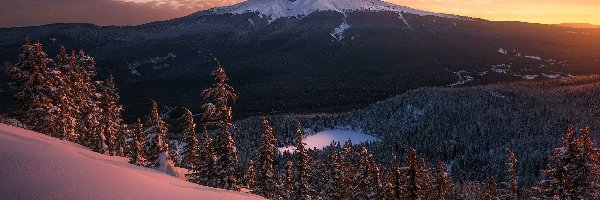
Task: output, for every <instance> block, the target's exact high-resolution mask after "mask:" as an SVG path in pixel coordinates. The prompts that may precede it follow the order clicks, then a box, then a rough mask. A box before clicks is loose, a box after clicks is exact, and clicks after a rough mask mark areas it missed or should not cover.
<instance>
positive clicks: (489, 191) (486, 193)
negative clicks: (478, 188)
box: [480, 176, 501, 200]
mask: <svg viewBox="0 0 600 200" xmlns="http://www.w3.org/2000/svg"><path fill="white" fill-rule="evenodd" d="M481 193H482V194H481V195H480V196H483V199H489V200H497V199H501V198H499V196H500V195H498V186H497V184H496V179H494V177H493V176H488V177H487V178H486V180H485V183H484V184H483V191H482V192H481Z"/></svg>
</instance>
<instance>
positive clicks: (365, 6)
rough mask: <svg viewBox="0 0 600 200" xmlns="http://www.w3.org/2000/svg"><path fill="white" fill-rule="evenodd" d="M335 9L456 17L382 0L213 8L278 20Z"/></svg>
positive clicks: (262, 0)
mask: <svg viewBox="0 0 600 200" xmlns="http://www.w3.org/2000/svg"><path fill="white" fill-rule="evenodd" d="M327 10H328V11H334V12H339V13H346V12H351V11H374V12H379V11H392V12H398V13H401V12H405V13H411V14H417V15H435V16H441V17H452V18H453V17H456V16H452V15H445V14H439V13H433V12H427V11H422V10H417V9H413V8H409V7H406V6H400V5H395V4H391V3H387V2H383V1H381V0H247V1H244V2H241V3H238V4H235V5H232V6H227V7H221V8H215V9H212V11H213V12H214V13H217V14H226V13H231V14H244V13H252V12H257V13H260V14H261V15H262V16H266V17H269V18H270V20H276V19H278V18H282V17H298V18H302V17H304V16H308V15H310V14H311V13H313V12H316V11H327Z"/></svg>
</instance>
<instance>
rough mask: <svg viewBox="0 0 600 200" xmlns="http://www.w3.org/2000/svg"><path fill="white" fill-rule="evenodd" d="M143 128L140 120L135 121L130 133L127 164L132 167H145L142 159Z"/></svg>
mask: <svg viewBox="0 0 600 200" xmlns="http://www.w3.org/2000/svg"><path fill="white" fill-rule="evenodd" d="M143 146H144V127H143V125H142V122H141V120H140V118H138V119H137V121H136V123H135V125H134V126H133V131H132V133H131V154H130V158H129V163H131V164H134V165H140V166H142V165H145V161H146V159H144V149H143Z"/></svg>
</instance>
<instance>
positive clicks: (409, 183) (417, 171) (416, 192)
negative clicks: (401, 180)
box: [404, 148, 427, 199]
mask: <svg viewBox="0 0 600 200" xmlns="http://www.w3.org/2000/svg"><path fill="white" fill-rule="evenodd" d="M409 151H410V152H409V154H408V155H407V156H406V158H405V159H404V162H406V165H407V166H406V168H405V173H406V175H405V177H406V180H405V185H404V191H405V192H404V194H405V195H406V196H405V198H408V199H423V198H424V190H425V188H426V183H427V180H425V176H426V174H427V169H426V167H427V166H426V165H425V161H424V160H423V159H421V158H419V157H418V156H417V150H415V149H413V148H410V149H409Z"/></svg>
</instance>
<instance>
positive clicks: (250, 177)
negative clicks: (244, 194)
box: [243, 159, 257, 191]
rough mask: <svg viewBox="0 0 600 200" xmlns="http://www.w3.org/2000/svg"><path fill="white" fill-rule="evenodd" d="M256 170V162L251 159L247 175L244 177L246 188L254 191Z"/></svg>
mask: <svg viewBox="0 0 600 200" xmlns="http://www.w3.org/2000/svg"><path fill="white" fill-rule="evenodd" d="M256 180H257V179H256V170H255V169H254V161H253V160H252V159H250V161H248V169H247V170H246V174H245V175H244V182H243V184H244V187H246V188H248V189H250V191H252V190H253V188H254V184H256Z"/></svg>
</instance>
